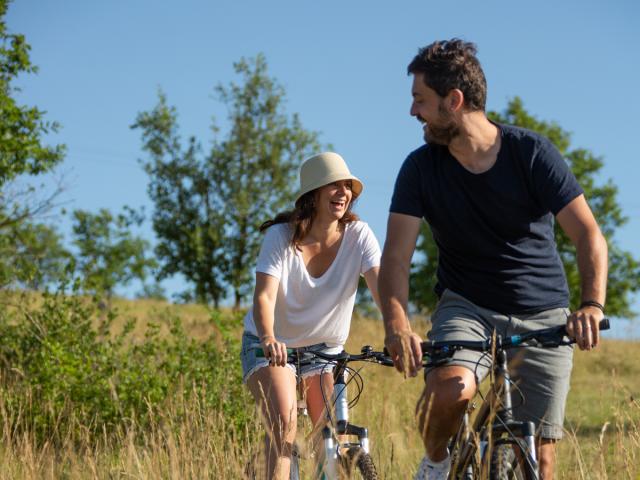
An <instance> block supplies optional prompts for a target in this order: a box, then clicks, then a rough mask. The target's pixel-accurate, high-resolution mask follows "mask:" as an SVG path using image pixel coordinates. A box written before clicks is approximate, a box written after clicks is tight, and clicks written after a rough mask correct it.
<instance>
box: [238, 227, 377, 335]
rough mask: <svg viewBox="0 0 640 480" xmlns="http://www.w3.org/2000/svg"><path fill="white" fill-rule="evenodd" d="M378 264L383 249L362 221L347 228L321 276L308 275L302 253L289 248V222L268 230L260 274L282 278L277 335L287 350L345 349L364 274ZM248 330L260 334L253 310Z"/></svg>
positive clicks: (258, 266) (278, 300) (258, 264)
mask: <svg viewBox="0 0 640 480" xmlns="http://www.w3.org/2000/svg"><path fill="white" fill-rule="evenodd" d="M378 266H380V245H378V241H377V240H376V237H375V236H374V235H373V232H372V231H371V229H370V228H369V225H367V224H366V223H364V222H360V221H357V222H350V223H348V224H346V226H345V231H344V235H343V237H342V243H341V244H340V247H339V249H338V253H337V255H336V258H335V259H334V260H333V263H331V266H330V267H329V269H328V270H327V271H326V272H325V273H324V274H323V275H322V276H321V277H318V278H314V277H312V276H311V275H309V272H307V268H306V266H305V264H304V260H303V258H302V253H301V252H300V251H298V250H296V249H295V247H294V246H293V245H292V244H291V228H290V227H289V225H288V224H286V223H279V224H276V225H273V226H271V227H269V229H268V230H267V231H266V234H265V237H264V240H263V242H262V247H261V249H260V254H259V255H258V262H257V265H256V272H262V273H266V274H268V275H271V276H273V277H276V278H278V279H279V280H280V285H279V287H278V295H277V298H276V305H275V319H274V323H275V324H274V334H275V336H276V338H277V339H278V340H279V341H281V342H284V343H286V344H287V346H288V347H293V348H296V347H304V346H308V345H314V344H316V343H326V344H327V345H329V346H342V345H344V343H345V341H346V340H347V336H348V335H349V327H350V325H351V315H352V313H353V305H354V303H355V299H356V291H357V289H358V279H359V278H360V275H361V274H363V273H365V272H367V271H368V270H370V269H371V268H373V267H378ZM244 328H245V330H246V331H248V332H249V333H252V334H253V335H257V331H256V326H255V322H254V320H253V308H251V309H249V311H248V312H247V315H246V316H245V318H244Z"/></svg>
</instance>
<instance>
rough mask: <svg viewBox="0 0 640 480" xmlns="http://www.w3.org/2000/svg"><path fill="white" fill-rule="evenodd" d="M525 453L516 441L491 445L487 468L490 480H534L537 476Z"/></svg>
mask: <svg viewBox="0 0 640 480" xmlns="http://www.w3.org/2000/svg"><path fill="white" fill-rule="evenodd" d="M526 458H527V457H526V454H525V452H524V450H523V449H522V447H521V446H520V444H519V443H518V442H516V441H510V442H504V443H500V444H497V445H495V446H494V447H493V451H492V452H491V464H490V470H489V479H490V480H535V479H537V478H538V476H537V475H536V474H535V472H534V471H533V467H532V466H531V465H530V464H529V463H528V462H527V460H526Z"/></svg>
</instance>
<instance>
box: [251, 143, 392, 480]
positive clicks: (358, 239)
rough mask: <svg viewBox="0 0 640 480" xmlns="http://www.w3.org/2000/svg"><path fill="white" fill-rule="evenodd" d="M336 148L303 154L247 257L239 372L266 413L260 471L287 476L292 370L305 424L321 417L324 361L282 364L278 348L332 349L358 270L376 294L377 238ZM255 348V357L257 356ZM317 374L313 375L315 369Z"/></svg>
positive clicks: (357, 184) (337, 348)
mask: <svg viewBox="0 0 640 480" xmlns="http://www.w3.org/2000/svg"><path fill="white" fill-rule="evenodd" d="M362 188H363V185H362V182H361V181H360V180H358V179H357V178H356V177H354V176H353V175H351V173H350V172H349V169H348V167H347V165H346V163H345V161H344V160H343V159H342V157H341V156H340V155H338V154H336V153H332V152H325V153H321V154H319V155H315V156H313V157H311V158H309V159H308V160H306V161H305V162H304V163H303V165H302V167H301V169H300V191H299V193H298V196H297V199H296V202H295V208H294V210H292V211H289V212H284V213H280V214H278V215H277V216H276V217H275V218H274V219H273V220H269V221H268V222H265V223H264V224H263V225H262V227H261V231H265V230H266V235H265V238H264V241H263V244H262V248H261V250H260V254H259V256H258V262H257V266H256V288H255V293H254V297H253V309H250V310H249V312H248V313H247V315H246V317H245V321H244V326H245V332H244V334H243V337H242V367H243V374H244V381H245V383H246V384H247V386H248V388H249V390H250V391H251V393H252V394H253V396H254V398H255V399H256V401H257V402H258V403H259V404H260V405H261V406H262V408H263V414H264V419H265V422H266V430H267V434H266V438H265V442H266V454H267V455H266V456H267V478H269V479H271V478H280V479H288V478H289V467H290V460H291V447H292V445H293V441H294V438H295V434H296V413H297V412H296V378H297V377H299V378H300V379H301V381H302V383H303V388H304V390H305V391H306V400H307V408H308V411H309V415H310V417H311V420H312V421H313V423H314V425H316V424H317V423H318V422H320V421H322V420H323V418H324V402H323V392H322V390H321V388H324V392H325V393H324V395H329V394H330V393H331V388H332V385H333V384H332V377H331V368H330V367H328V366H327V365H325V364H321V363H320V364H315V365H309V366H303V367H301V368H300V371H296V368H295V367H294V366H293V365H290V364H287V351H286V349H287V348H298V347H310V346H312V348H314V349H318V350H321V351H323V352H326V353H339V352H341V351H342V349H343V345H344V343H345V341H346V339H347V336H348V334H349V326H350V323H351V315H352V313H353V305H354V302H355V296H356V290H357V286H358V280H359V277H360V275H361V274H362V275H363V276H364V278H365V280H366V282H367V285H368V287H369V289H370V290H371V294H372V296H373V298H374V300H375V301H376V303H377V304H378V305H379V301H378V287H377V283H378V270H379V266H380V247H379V245H378V242H377V240H376V238H375V237H374V235H373V232H372V231H371V229H370V228H369V226H368V225H367V224H366V223H364V222H361V221H359V220H358V217H357V216H356V215H355V214H354V213H353V212H352V211H351V208H352V206H353V202H354V201H355V199H356V198H357V197H358V196H359V195H360V193H361V192H362ZM259 348H262V350H263V351H264V355H265V358H261V357H257V355H256V350H257V349H259ZM321 377H323V378H321Z"/></svg>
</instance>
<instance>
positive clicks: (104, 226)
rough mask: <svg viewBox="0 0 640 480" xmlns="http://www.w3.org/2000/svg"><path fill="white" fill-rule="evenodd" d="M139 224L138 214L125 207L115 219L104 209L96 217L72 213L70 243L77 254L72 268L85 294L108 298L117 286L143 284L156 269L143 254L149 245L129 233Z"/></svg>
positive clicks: (154, 264) (81, 212)
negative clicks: (78, 275) (81, 281)
mask: <svg viewBox="0 0 640 480" xmlns="http://www.w3.org/2000/svg"><path fill="white" fill-rule="evenodd" d="M143 221H144V217H143V216H142V214H141V213H138V212H136V211H134V210H132V209H130V208H128V207H125V210H124V213H121V214H118V215H117V216H114V215H112V214H111V212H109V211H108V210H105V209H103V210H100V212H99V213H97V214H92V213H90V212H86V211H84V210H76V211H74V212H73V226H72V229H73V236H74V239H73V244H74V245H75V246H76V247H77V248H78V251H79V254H78V256H77V260H76V267H77V270H78V272H79V273H80V274H81V276H82V279H83V285H84V289H85V291H88V292H93V293H99V294H105V295H106V296H107V297H108V298H110V297H111V296H112V295H113V292H114V289H115V287H116V286H117V285H122V286H126V285H128V284H129V283H130V282H131V281H132V280H134V279H139V280H141V281H144V280H145V278H146V277H147V275H148V274H149V273H150V271H151V270H152V269H153V268H155V267H156V262H155V260H154V259H153V258H150V257H148V256H147V255H146V252H147V250H149V248H150V245H149V242H147V241H146V240H144V239H142V238H139V237H136V236H134V235H133V233H132V232H131V228H132V227H134V226H140V225H141V224H142V222H143Z"/></svg>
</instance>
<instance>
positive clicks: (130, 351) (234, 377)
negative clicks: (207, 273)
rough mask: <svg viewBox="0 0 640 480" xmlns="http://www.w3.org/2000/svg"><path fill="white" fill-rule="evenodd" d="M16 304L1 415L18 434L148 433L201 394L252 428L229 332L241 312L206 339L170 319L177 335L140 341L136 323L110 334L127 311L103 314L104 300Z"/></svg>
mask: <svg viewBox="0 0 640 480" xmlns="http://www.w3.org/2000/svg"><path fill="white" fill-rule="evenodd" d="M13 303H14V305H12V306H11V307H10V308H3V309H1V310H0V338H2V342H0V375H1V377H0V396H2V399H3V402H2V403H3V408H2V409H0V416H1V417H2V418H1V420H2V424H3V425H5V426H6V425H9V426H10V427H11V430H12V431H29V432H31V433H33V434H35V435H36V438H38V439H39V440H41V441H42V440H53V441H56V440H61V439H68V438H75V437H74V434H75V433H77V430H79V429H82V430H83V433H84V434H86V433H87V432H88V433H90V435H91V436H93V435H96V434H100V435H103V434H104V432H107V433H109V432H114V431H117V430H122V429H123V428H126V427H128V426H131V425H134V426H137V427H142V428H144V427H145V426H147V425H148V424H149V422H150V420H151V419H152V418H154V417H158V416H159V415H161V413H162V411H163V409H166V408H168V406H169V405H170V406H171V408H172V410H175V409H176V406H177V408H179V406H180V405H185V404H186V403H185V400H189V399H192V398H193V397H197V399H198V400H199V401H200V403H201V404H203V406H204V407H205V408H210V409H213V410H215V411H221V412H223V414H224V416H225V418H227V419H229V421H230V422H231V423H233V424H235V426H236V427H238V430H240V431H242V430H243V428H242V427H243V425H244V424H245V423H246V421H247V420H248V418H247V413H246V410H247V409H246V402H247V400H248V399H247V394H246V392H245V391H244V389H243V388H242V382H241V371H240V365H239V361H238V353H239V348H240V347H239V342H238V340H237V339H235V338H234V336H233V335H231V333H230V332H232V331H233V330H234V329H235V328H238V327H239V324H240V317H239V316H238V315H237V314H227V315H223V314H222V313H220V312H218V311H212V312H211V323H212V327H215V328H212V330H215V332H214V333H213V334H212V335H211V336H210V337H209V338H208V339H207V340H205V341H204V342H198V341H196V340H194V339H190V338H188V336H187V335H186V334H185V331H184V329H183V327H182V322H181V320H180V318H179V317H177V316H171V315H169V314H165V315H164V316H163V317H161V318H160V321H162V322H167V323H168V325H169V332H168V334H167V333H163V334H161V333H160V323H155V324H151V325H150V326H149V327H147V330H146V332H145V335H144V338H143V339H142V340H139V341H135V340H134V338H133V337H132V335H131V332H132V330H133V328H134V326H135V322H134V321H133V320H130V321H127V322H126V323H125V328H124V329H123V331H122V332H121V333H119V334H117V335H112V334H111V330H112V328H111V327H112V325H113V322H114V320H115V319H116V318H117V317H118V313H117V312H116V311H108V312H102V311H101V310H100V302H99V301H98V299H92V300H89V299H86V298H82V297H79V296H69V295H65V294H63V293H56V294H45V295H44V296H43V298H42V300H41V301H39V302H38V303H39V305H37V306H28V302H26V301H19V302H15V301H14V302H13ZM178 414H180V412H178ZM185 414H186V413H185Z"/></svg>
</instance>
